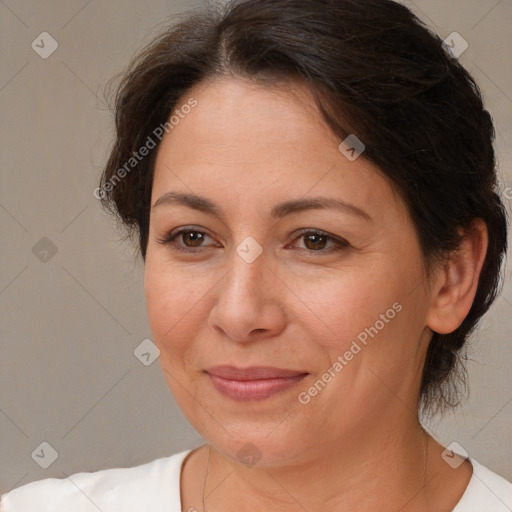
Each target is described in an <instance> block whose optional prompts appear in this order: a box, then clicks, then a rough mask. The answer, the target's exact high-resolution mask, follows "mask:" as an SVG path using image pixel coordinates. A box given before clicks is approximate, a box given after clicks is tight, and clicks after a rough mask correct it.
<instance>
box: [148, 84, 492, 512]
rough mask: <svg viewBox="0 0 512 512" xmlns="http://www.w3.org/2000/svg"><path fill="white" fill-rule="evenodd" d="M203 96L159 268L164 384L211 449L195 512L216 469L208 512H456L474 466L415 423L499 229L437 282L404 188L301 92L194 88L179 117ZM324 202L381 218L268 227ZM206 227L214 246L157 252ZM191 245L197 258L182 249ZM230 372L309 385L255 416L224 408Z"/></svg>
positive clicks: (239, 407) (267, 403)
mask: <svg viewBox="0 0 512 512" xmlns="http://www.w3.org/2000/svg"><path fill="white" fill-rule="evenodd" d="M191 97H193V98H195V99H196V100H197V102H198V104H197V106H196V107H195V108H194V109H193V110H192V111H191V112H190V113H189V114H188V115H187V116H185V117H184V118H183V119H181V120H180V122H179V124H177V125H176V126H175V127H174V128H173V130H172V131H170V132H169V133H168V134H166V135H165V136H164V138H163V140H162V142H161V145H160V147H159V150H158V157H157V161H156V166H155V176H154V183H153V189H152V200H151V201H152V202H151V204H152V205H153V207H152V209H151V214H150V233H149V242H148V247H147V255H146V262H145V294H146V303H147V312H148V318H149V322H150V326H151V330H152V334H153V339H154V340H155V343H156V344H157V345H158V346H159V348H160V350H161V357H160V362H161V366H162V369H163V373H164V376H165V378H166V381H167V383H168V386H169V388H170V390H171V392H172V394H173V395H174V397H175V399H176V401H177V403H178V405H179V407H180V408H181V410H182V411H183V413H184V414H185V416H186V418H187V419H188V420H189V421H190V423H191V424H192V425H193V427H194V428H195V429H196V430H197V431H198V432H199V433H200V434H201V436H203V438H204V439H205V440H206V441H207V442H208V443H209V445H210V448H209V447H207V446H203V447H201V448H199V449H197V450H195V451H193V452H192V453H191V454H190V455H189V456H188V457H187V460H186V461H185V464H184V466H183V469H182V478H181V494H182V509H183V510H188V509H189V508H190V507H193V508H194V509H195V510H198V511H202V510H203V504H202V496H203V484H204V479H205V476H206V471H207V469H206V468H207V464H208V459H209V465H208V478H207V481H206V486H205V489H206V496H207V497H206V500H205V504H206V508H207V509H208V510H209V511H216V510H217V511H220V510H222V511H224V512H230V511H235V510H236V511H245V510H255V509H256V510H269V511H273V510H276V511H277V510H279V511H284V512H286V511H288V510H289V511H296V510H302V509H305V510H307V511H319V510H322V511H323V512H330V511H331V510H332V511H334V510H336V511H337V512H340V511H341V512H343V511H348V510H358V511H363V512H364V511H367V510H368V511H370V510H372V511H374V510H380V511H384V512H385V511H398V510H401V511H402V512H403V511H412V510H414V511H424V510H436V511H443V510H446V511H449V510H451V509H452V508H453V507H454V506H455V504H456V503H457V501H458V500H459V499H460V497H461V495H462V494H463V492H464V490H465V488H466V486H467V483H468V481H469V479H470V477H471V473H472V468H471V464H470V463H469V462H467V461H466V462H464V463H463V464H461V466H459V468H457V469H452V468H451V467H449V466H448V465H447V464H446V463H445V462H444V460H443V459H442V458H441V453H442V451H443V447H442V446H441V445H439V444H438V443H437V442H436V441H435V440H434V439H433V438H432V437H430V436H429V435H427V434H426V432H425V431H424V430H423V429H422V427H421V426H420V424H419V422H418V418H417V413H416V411H417V404H418V390H419V385H420V377H421V370H422V367H423V362H424V358H425V351H426V349H427V346H428V342H429V340H430V337H431V335H432V331H437V332H440V333H448V332H452V331H453V330H454V329H456V328H457V326H458V325H460V323H461V322H462V320H463V319H464V317H465V316H466V314H467V313H468V311H469V309H470V306H471V303H472V301H473V299H474V295H475V292H476V287H477V283H478V276H479V273H480V270H481V266H482V263H483V259H484V256H485V251H486V247H487V232H486V229H485V225H484V224H483V223H482V222H481V221H479V220H477V221H475V223H474V225H473V228H472V229H471V230H470V231H469V232H468V234H467V236H466V238H465V241H464V243H463V244H462V245H461V248H460V251H458V253H457V254H455V255H454V256H453V258H452V260H451V261H450V262H449V263H448V264H447V265H445V266H444V267H438V268H437V269H436V271H435V273H434V274H433V275H432V276H431V277H430V278H429V279H427V278H426V275H425V270H424V266H423V258H422V253H421V250H420V247H419V244H418V238H417V235H416V231H415V228H414V226H413V224H412V221H411V218H410V216H409V213H408V211H407V209H406V207H405V206H404V204H403V203H402V202H401V200H400V198H399V196H398V194H397V193H396V192H395V191H394V189H393V187H392V185H391V183H390V182H389V181H388V180H387V178H386V177H385V176H384V175H383V174H382V173H381V171H380V170H379V169H378V168H377V167H376V166H375V165H374V164H372V163H371V162H369V161H367V160H366V159H365V158H364V154H363V156H361V157H359V158H357V159H356V160H355V161H349V160H348V159H347V158H346V157H345V156H344V155H343V154H342V153H341V152H340V151H339V149H338V145H339V143H340V142H341V141H340V140H339V139H338V138H337V137H336V136H334V135H333V134H332V133H331V132H330V130H329V129H328V127H327V126H326V125H325V123H324V122H323V120H322V118H321V116H320V114H319V113H318V111H317V109H316V107H315V105H314V103H313V99H312V97H311V95H310V93H309V91H308V90H307V89H306V88H305V87H304V86H302V85H300V84H296V83H290V84H288V85H287V86H283V87H280V88H270V87H269V86H261V85H257V84H255V83H252V82H249V81H246V80H242V79H236V78H222V79H215V80H211V81H208V82H205V83H201V84H199V85H197V86H196V87H194V88H193V89H191V90H190V91H189V93H188V94H187V95H186V97H184V98H183V99H182V101H181V103H182V104H185V103H186V101H187V100H188V99H189V98H191ZM169 192H176V193H187V194H196V195H199V196H203V197H205V198H207V199H209V200H210V201H212V202H213V203H215V204H216V205H217V207H218V209H220V210H222V211H223V212H224V217H223V218H220V217H219V216H217V215H213V214H211V213H205V212H202V211H198V210H197V209H195V208H191V207H189V206H184V205H182V204H176V203H173V204H171V203H169V202H162V201H160V204H158V205H156V206H155V204H156V203H157V201H158V200H159V199H160V198H161V197H162V196H163V195H164V194H166V193H169ZM318 196H323V197H328V198H335V199H339V200H343V201H345V202H348V203H350V204H352V205H354V206H356V207H357V208H360V209H361V210H364V212H366V213H367V214H368V215H369V216H370V217H371V220H366V219H364V218H362V217H360V216H358V215H354V214H352V213H350V212H347V211H338V210H335V209H308V210H304V211H300V212H295V213H291V214H288V215H286V216H284V217H282V218H274V217H272V216H271V210H272V208H273V207H274V206H275V205H276V204H278V203H281V202H284V201H290V200H295V199H303V198H306V199H307V198H313V197H318ZM191 226H192V228H191V229H190V230H189V231H193V232H195V231H201V232H202V233H205V235H207V236H204V238H202V239H200V241H199V242H197V234H196V235H195V238H194V236H192V237H191V236H190V235H188V236H187V235H185V237H183V236H178V237H176V238H175V239H174V245H173V244H171V243H161V242H159V240H161V239H163V238H166V237H167V235H168V234H169V233H170V232H174V231H175V230H176V229H177V228H180V227H191ZM302 228H308V229H309V228H312V229H317V230H321V231H323V232H325V233H326V234H327V235H330V236H332V237H334V239H329V238H327V239H325V238H322V237H320V239H319V240H318V239H317V240H316V242H317V245H316V247H318V245H319V246H320V247H321V248H320V249H316V250H315V245H314V244H311V243H308V240H309V239H308V237H307V235H306V236H305V235H304V234H302V236H301V233H300V232H299V230H301V229H302ZM192 235H194V233H192ZM249 236H250V237H253V238H254V239H255V240H256V241H257V242H258V244H259V245H260V246H261V248H262V249H263V252H262V253H261V255H260V256H259V257H257V258H256V259H255V260H254V261H253V262H252V263H247V262H246V261H244V259H242V258H241V257H240V255H239V254H238V253H237V251H236V248H237V246H239V244H241V242H242V241H243V240H244V239H245V238H246V237H249ZM336 238H339V239H341V240H345V241H347V242H348V244H349V245H348V247H342V246H338V245H337V244H336V242H335V239H336ZM198 244H199V245H198ZM187 245H188V246H189V247H190V246H192V250H193V251H195V252H190V253H180V252H178V251H177V250H176V247H181V248H183V247H185V248H186V247H187ZM331 247H340V250H330V251H329V249H330V248H331ZM395 303H399V304H400V305H401V306H402V309H401V311H400V312H399V313H397V314H396V315H395V316H394V318H393V319H392V320H389V321H388V322H387V323H385V325H384V327H383V328H382V329H380V330H379V332H378V334H377V335H376V336H375V337H374V338H369V339H368V343H367V345H366V346H364V347H363V348H362V350H361V351H360V352H359V353H358V354H357V355H355V356H354V357H353V359H352V360H351V361H349V362H348V364H347V365H346V366H344V368H343V369H342V371H340V372H339V373H338V374H336V377H335V378H333V379H332V380H331V381H330V382H329V383H328V385H326V386H325V388H323V389H322V390H321V392H319V393H318V394H317V395H316V396H314V397H313V398H312V399H311V401H310V402H309V403H308V404H306V405H302V404H300V403H299V402H298V399H297V397H298V394H299V393H300V392H302V391H305V390H306V391H307V390H308V388H309V387H310V386H311V385H312V384H314V383H315V382H316V381H318V379H319V378H321V376H322V375H323V374H324V373H325V372H326V371H327V369H328V368H329V367H331V366H332V364H333V362H334V361H336V359H337V357H338V356H339V355H343V354H344V353H345V352H346V351H347V350H348V349H349V348H350V346H351V344H352V342H353V341H354V340H355V339H356V338H357V336H358V334H360V333H361V332H363V331H364V330H365V328H369V327H370V326H374V325H375V323H376V321H377V320H379V318H381V317H380V315H382V314H385V313H386V311H387V310H389V309H390V308H392V306H393V304H395ZM220 364H230V365H235V366H239V367H249V366H255V365H264V366H274V367H280V368H287V369H293V370H300V371H303V372H308V373H309V375H308V376H307V377H306V378H305V379H304V380H303V381H302V382H301V383H299V384H298V385H297V386H295V387H294V388H292V389H290V390H287V391H285V392H282V393H279V394H277V395H274V396H272V397H270V398H267V399H265V400H262V401H258V402H245V403H241V402H238V401H235V400H233V399H231V398H227V397H224V396H222V395H221V394H219V392H218V391H217V390H216V389H215V388H214V387H213V386H212V384H211V382H210V379H209V377H208V375H207V374H205V373H204V370H205V369H206V368H208V367H211V366H214V365H220ZM247 443H252V445H254V446H255V447H256V448H257V451H258V452H257V453H258V455H260V456H261V458H259V460H258V461H257V463H256V465H254V466H253V467H247V466H246V465H244V464H243V463H242V462H241V461H240V460H239V458H238V457H237V452H238V451H239V450H240V449H241V448H242V447H244V445H246V444H247ZM209 450H210V453H208V452H209ZM425 455H426V458H425Z"/></svg>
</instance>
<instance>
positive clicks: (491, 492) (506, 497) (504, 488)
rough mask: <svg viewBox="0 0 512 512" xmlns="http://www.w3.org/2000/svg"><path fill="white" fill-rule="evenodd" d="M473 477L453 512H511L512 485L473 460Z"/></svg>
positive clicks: (471, 460)
mask: <svg viewBox="0 0 512 512" xmlns="http://www.w3.org/2000/svg"><path fill="white" fill-rule="evenodd" d="M469 460H470V462H471V465H472V466H473V475H472V476H471V480H470V481H469V484H468V486H467V488H466V491H465V493H464V495H463V496H462V498H461V500H460V501H459V503H458V504H457V506H456V507H455V508H454V509H453V512H480V511H481V510H489V511H492V512H510V511H511V510H512V483H510V482H508V481H507V480H505V479H504V478H503V477H501V476H500V475H498V474H496V473H494V472H493V471H491V470H490V469H489V468H487V467H485V466H483V465H482V464H480V463H479V462H477V461H476V460H474V459H471V458H470V459H469Z"/></svg>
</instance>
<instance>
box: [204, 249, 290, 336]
mask: <svg viewBox="0 0 512 512" xmlns="http://www.w3.org/2000/svg"><path fill="white" fill-rule="evenodd" d="M215 290H216V297H215V301H214V305H213V307H212V309H211V310H210V315H209V323H210V326H211V327H212V328H213V329H214V330H216V331H217V332H218V333H220V334H221V335H222V336H224V337H225V338H228V339H231V340H233V341H236V342H249V341H253V340H257V339H265V338H272V337H275V336H279V335H280V334H281V332H282V331H283V330H284V328H285V326H286V314H285V309H284V305H285V302H284V301H285V297H284V293H285V290H286V287H285V286H284V285H283V283H282V282H281V281H280V279H279V277H278V276H277V274H276V271H274V270H273V269H271V268H270V267H269V264H268V261H267V259H266V257H265V254H264V253H263V254H261V255H260V256H259V257H258V258H257V259H256V260H255V261H253V262H251V263H247V262H246V261H244V260H243V259H242V258H240V257H239V256H238V254H234V257H233V265H232V268H231V270H230V271H229V272H228V273H227V274H226V275H225V276H224V278H223V279H222V280H221V282H220V283H219V284H218V285H217V286H216V287H215Z"/></svg>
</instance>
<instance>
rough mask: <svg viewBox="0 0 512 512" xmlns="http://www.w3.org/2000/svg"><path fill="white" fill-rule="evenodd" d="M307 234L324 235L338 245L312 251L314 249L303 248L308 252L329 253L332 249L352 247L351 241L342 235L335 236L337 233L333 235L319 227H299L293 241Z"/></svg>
mask: <svg viewBox="0 0 512 512" xmlns="http://www.w3.org/2000/svg"><path fill="white" fill-rule="evenodd" d="M306 234H313V235H318V236H322V237H324V238H327V239H328V240H331V241H333V242H334V243H335V244H336V246H335V247H331V248H329V249H324V250H318V251H312V250H308V249H303V250H304V251H307V252H308V253H312V254H314V253H317V254H319V255H321V254H328V253H330V252H332V251H336V250H341V249H347V248H349V247H351V245H350V243H349V242H347V240H345V239H344V238H341V237H338V236H335V235H331V234H330V233H328V232H326V231H322V230H321V229H317V228H302V229H299V230H298V231H297V232H296V235H297V236H295V238H294V239H293V241H292V243H293V242H295V241H296V240H297V239H298V238H301V237H302V236H304V235H306Z"/></svg>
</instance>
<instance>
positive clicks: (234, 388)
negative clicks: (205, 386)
mask: <svg viewBox="0 0 512 512" xmlns="http://www.w3.org/2000/svg"><path fill="white" fill-rule="evenodd" d="M206 374H207V375H208V377H209V378H210V380H211V382H212V384H213V386H214V388H215V389H216V390H217V391H218V392H219V393H220V394H222V395H223V396H225V397H228V398H231V399H234V400H238V401H255V400H264V399H265V398H269V397H271V396H274V395H276V394H278V393H281V392H284V391H286V390H288V389H290V388H292V387H294V386H296V385H297V383H299V382H300V381H301V380H302V379H304V378H305V377H306V376H307V375H309V374H308V373H307V372H303V371H296V370H287V369H283V368H273V367H269V366H254V367H251V368H245V369H243V368H236V367H234V366H216V367H213V368H209V369H208V370H206Z"/></svg>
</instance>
